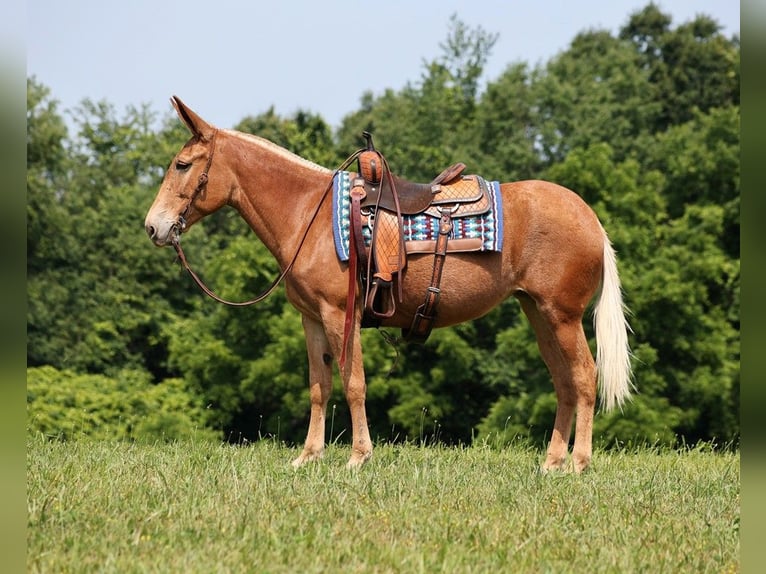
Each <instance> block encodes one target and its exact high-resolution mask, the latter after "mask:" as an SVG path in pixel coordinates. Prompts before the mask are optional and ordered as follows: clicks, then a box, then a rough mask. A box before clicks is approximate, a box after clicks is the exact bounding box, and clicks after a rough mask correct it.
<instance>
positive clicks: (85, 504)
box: [27, 438, 740, 574]
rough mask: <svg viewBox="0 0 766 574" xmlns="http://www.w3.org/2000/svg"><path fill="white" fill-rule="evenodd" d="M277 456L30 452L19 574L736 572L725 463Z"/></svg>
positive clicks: (159, 449)
mask: <svg viewBox="0 0 766 574" xmlns="http://www.w3.org/2000/svg"><path fill="white" fill-rule="evenodd" d="M297 453H298V451H297V450H295V449H289V448H286V447H283V446H280V445H279V444H277V443H275V442H267V441H264V442H261V443H257V444H254V445H250V446H247V447H236V446H227V445H224V446H222V445H212V444H207V443H202V444H195V443H194V442H186V443H177V444H170V445H166V444H165V445H163V444H157V445H138V444H127V443H123V442H88V441H80V442H69V443H64V442H56V441H47V440H45V439H43V438H30V439H29V441H28V445H27V508H28V526H27V571H29V572H46V573H48V572H78V573H79V572H120V573H123V572H184V573H185V572H201V573H208V572H258V573H260V572H275V573H277V572H290V573H292V572H298V573H300V572H344V573H346V572H365V573H368V572H373V573H374V572H451V573H452V572H471V573H474V572H512V573H519V572H555V573H560V572H589V573H590V572H619V573H625V572H652V573H662V572H668V573H676V572H690V573H695V574H697V573H702V572H716V573H722V572H738V571H739V569H740V559H739V548H740V543H739V516H740V464H739V463H740V457H739V453H738V452H720V453H717V452H711V450H710V449H709V448H696V449H689V450H684V451H682V452H675V451H658V450H654V449H635V450H632V451H631V450H627V451H620V452H603V451H596V452H595V453H594V462H593V466H592V470H590V471H588V472H587V473H585V474H583V475H581V476H574V475H570V474H549V475H542V474H540V473H539V471H538V465H539V463H540V462H541V460H542V453H541V452H539V451H536V450H534V449H530V448H525V447H519V446H515V447H514V446H511V447H508V448H505V449H502V450H498V449H494V448H489V447H466V448H447V447H440V446H428V447H421V446H416V445H405V446H389V445H378V446H377V447H376V450H375V454H374V456H373V458H372V460H371V461H370V462H369V463H368V464H367V465H366V466H365V467H363V468H362V469H360V470H358V471H349V470H347V469H346V468H345V466H344V465H345V461H346V458H347V456H348V454H349V453H348V449H347V448H346V447H343V446H333V445H331V446H330V447H328V451H327V454H326V456H325V458H324V460H323V461H321V462H318V463H315V464H311V465H308V466H306V467H304V468H301V469H298V470H294V469H293V468H292V467H290V465H289V462H290V461H291V460H292V458H293V457H294V456H296V455H297Z"/></svg>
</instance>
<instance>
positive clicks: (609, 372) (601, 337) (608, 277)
mask: <svg viewBox="0 0 766 574" xmlns="http://www.w3.org/2000/svg"><path fill="white" fill-rule="evenodd" d="M593 324H594V326H595V328H596V346H597V350H596V369H597V371H598V386H599V393H600V395H601V407H602V408H603V409H604V410H607V411H609V410H611V409H613V408H614V407H615V406H617V407H620V408H622V405H623V403H624V402H625V401H626V400H629V399H630V389H631V387H632V386H633V383H632V380H631V379H632V377H633V374H632V370H631V366H630V357H631V353H630V346H629V344H628V331H630V332H632V330H631V328H630V325H629V324H628V321H627V319H626V318H625V307H624V304H623V302H622V291H621V287H620V277H619V275H618V274H617V260H616V257H615V254H614V249H613V248H612V244H611V242H610V241H609V238H608V237H607V235H606V232H604V270H603V279H602V283H601V295H600V296H599V299H598V303H597V304H596V307H595V309H594V310H593Z"/></svg>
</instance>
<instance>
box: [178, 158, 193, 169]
mask: <svg viewBox="0 0 766 574" xmlns="http://www.w3.org/2000/svg"><path fill="white" fill-rule="evenodd" d="M190 167H191V164H190V163H188V162H185V161H181V160H180V159H179V160H177V161H176V169H177V170H178V171H186V170H187V169H189V168H190Z"/></svg>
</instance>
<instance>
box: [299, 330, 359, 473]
mask: <svg viewBox="0 0 766 574" xmlns="http://www.w3.org/2000/svg"><path fill="white" fill-rule="evenodd" d="M340 320H341V321H342V320H343V316H342V315H341V317H340ZM340 324H341V325H342V322H341V323H340ZM303 330H304V332H305V334H306V349H307V351H308V357H309V388H310V396H311V419H310V421H309V430H308V433H307V435H306V443H305V444H304V447H303V451H302V452H301V454H300V456H298V458H296V459H295V460H294V461H293V466H295V467H299V466H301V465H302V464H303V463H305V462H309V461H312V460H316V459H318V458H321V457H322V454H323V453H324V438H325V436H324V435H325V420H326V413H327V402H328V401H329V399H330V394H331V393H332V369H333V359H334V357H339V356H340V347H341V344H342V329H341V330H340V331H338V332H335V331H330V333H331V335H330V336H331V337H332V343H331V342H330V340H329V339H328V331H326V330H325V326H324V325H323V324H322V323H321V322H319V321H316V320H314V319H311V318H307V317H306V316H305V315H304V317H303ZM349 350H350V353H349V356H348V358H347V362H346V368H345V369H343V372H342V373H341V376H342V379H343V390H344V392H345V395H346V401H347V402H348V406H349V410H350V411H351V425H352V446H351V458H349V461H348V464H347V466H348V467H349V468H353V467H357V466H360V465H361V464H363V463H364V462H366V461H367V460H368V459H369V458H370V457H371V456H372V441H371V440H370V430H369V428H368V426H367V411H366V409H365V399H366V388H367V387H366V384H365V379H364V368H363V365H362V345H361V342H360V336H359V327H358V326H357V328H356V330H355V332H354V335H353V341H352V345H351V348H350V349H349Z"/></svg>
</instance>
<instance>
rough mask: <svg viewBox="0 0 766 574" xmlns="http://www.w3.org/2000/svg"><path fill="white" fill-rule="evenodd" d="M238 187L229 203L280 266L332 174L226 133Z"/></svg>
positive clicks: (261, 142)
mask: <svg viewBox="0 0 766 574" xmlns="http://www.w3.org/2000/svg"><path fill="white" fill-rule="evenodd" d="M227 133H228V135H229V136H230V137H229V138H227V139H228V140H229V141H228V142H227V145H228V146H231V147H230V149H227V152H229V153H228V154H227V155H229V157H232V158H235V159H234V161H232V165H231V169H232V170H233V171H234V173H235V176H236V180H237V185H236V186H235V189H234V190H233V192H232V196H231V199H230V204H231V205H232V206H233V207H234V208H235V209H236V210H237V211H238V212H239V214H240V215H241V216H242V218H243V219H244V220H245V221H246V222H247V223H248V225H249V226H250V228H251V229H252V230H253V231H254V232H255V234H256V235H257V236H258V238H259V239H260V240H261V241H262V242H263V244H264V245H265V246H266V247H267V248H268V250H269V251H270V252H271V253H272V255H274V257H275V258H276V259H277V262H278V263H279V265H280V267H281V268H283V269H284V267H285V266H286V265H287V264H288V263H289V262H290V260H291V259H292V257H293V256H294V255H295V254H296V252H297V250H298V247H299V244H300V241H301V239H302V238H303V235H304V232H305V231H306V229H307V228H308V226H309V224H310V222H311V218H312V216H313V215H314V212H315V211H316V210H317V207H318V206H319V202H320V200H321V198H322V196H323V193H324V192H325V191H326V190H327V187H328V185H329V184H330V177H331V175H332V172H331V171H330V170H329V169H326V168H324V167H321V166H319V165H316V164H314V163H311V162H309V161H307V160H305V159H303V158H300V157H298V156H297V155H295V154H293V153H291V152H289V151H287V150H285V149H283V148H280V147H279V146H277V145H275V144H273V143H271V142H268V141H267V140H263V139H261V138H257V137H255V136H249V135H246V134H240V133H238V132H227Z"/></svg>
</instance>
